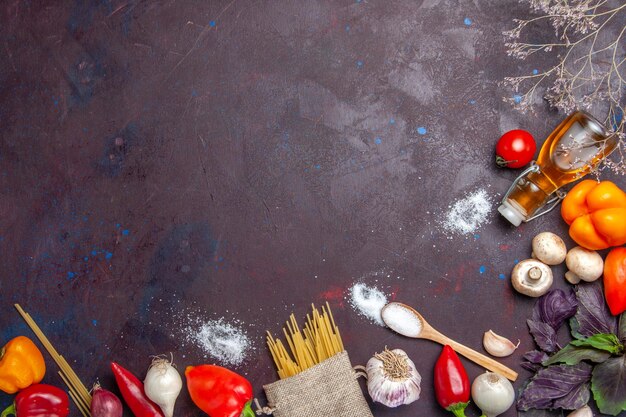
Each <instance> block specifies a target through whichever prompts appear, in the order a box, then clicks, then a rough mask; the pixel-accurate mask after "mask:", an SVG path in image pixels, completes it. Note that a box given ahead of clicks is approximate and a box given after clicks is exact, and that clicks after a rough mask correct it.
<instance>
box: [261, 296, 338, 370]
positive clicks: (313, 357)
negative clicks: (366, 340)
mask: <svg viewBox="0 0 626 417" xmlns="http://www.w3.org/2000/svg"><path fill="white" fill-rule="evenodd" d="M311 307H312V309H313V312H312V317H311V315H309V314H307V316H306V323H305V324H304V329H303V330H302V332H301V331H300V328H299V327H298V323H297V322H296V318H295V316H294V315H293V314H291V316H290V317H289V321H288V322H287V324H286V327H283V333H284V334H285V340H286V341H287V344H288V345H289V350H290V351H291V355H290V354H289V352H287V348H286V347H285V345H284V344H283V343H282V342H281V341H280V339H274V337H273V336H272V335H271V334H270V332H267V345H268V346H269V349H270V353H271V354H272V358H273V359H274V363H275V364H276V368H277V370H278V376H279V377H280V379H285V378H288V377H290V376H293V375H296V374H298V373H300V372H302V371H304V370H305V369H308V368H310V367H312V366H313V365H315V364H318V363H320V362H322V361H324V360H326V359H328V358H330V357H332V356H334V355H336V354H337V353H339V352H342V351H343V350H344V348H343V342H342V341H341V335H340V334H339V329H338V328H337V326H336V325H335V320H334V319H333V314H332V312H331V311H330V306H329V305H328V303H326V307H325V308H324V307H322V312H321V313H320V312H319V310H317V309H316V308H315V306H314V305H311ZM292 358H293V359H292Z"/></svg>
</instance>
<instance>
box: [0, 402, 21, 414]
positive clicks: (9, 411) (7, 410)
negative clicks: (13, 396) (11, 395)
mask: <svg viewBox="0 0 626 417" xmlns="http://www.w3.org/2000/svg"><path fill="white" fill-rule="evenodd" d="M10 415H13V416H17V414H16V410H15V403H13V404H11V405H10V406H8V407H7V408H5V409H4V411H3V412H2V414H0V417H6V416H10Z"/></svg>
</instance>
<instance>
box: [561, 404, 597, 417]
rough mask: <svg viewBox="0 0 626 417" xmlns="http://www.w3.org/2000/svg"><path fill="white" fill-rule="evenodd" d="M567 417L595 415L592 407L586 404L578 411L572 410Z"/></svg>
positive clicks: (589, 416) (590, 416)
mask: <svg viewBox="0 0 626 417" xmlns="http://www.w3.org/2000/svg"><path fill="white" fill-rule="evenodd" d="M567 417H593V411H591V408H589V406H588V405H586V406H584V407H582V408H579V409H578V410H576V411H572V412H571V413H569V414H568V415H567Z"/></svg>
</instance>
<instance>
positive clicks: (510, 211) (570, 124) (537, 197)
mask: <svg viewBox="0 0 626 417" xmlns="http://www.w3.org/2000/svg"><path fill="white" fill-rule="evenodd" d="M617 144H618V137H617V135H615V134H611V133H610V132H608V131H607V130H606V129H605V127H604V126H603V125H602V123H601V122H600V121H598V120H597V119H595V118H594V117H593V116H591V115H589V114H588V113H585V112H582V111H577V112H574V113H572V114H571V115H569V116H568V117H567V118H566V119H565V120H563V121H562V122H561V124H559V126H557V128H556V129H555V130H554V131H553V132H552V133H551V134H550V136H548V138H547V139H546V141H545V142H544V144H543V146H542V147H541V150H540V151H539V157H538V158H537V162H536V163H534V164H533V165H531V167H530V168H528V169H527V170H525V171H524V172H523V173H522V174H521V175H520V176H519V177H518V178H517V179H516V180H515V182H514V183H513V185H512V186H511V188H509V191H508V192H507V194H506V195H505V197H504V199H503V200H502V204H501V205H500V207H498V211H499V212H500V214H502V215H503V216H504V217H505V218H506V219H507V220H508V221H510V222H511V223H512V224H514V225H515V226H519V225H520V224H521V222H522V221H528V220H531V219H532V218H534V217H536V213H537V212H538V210H539V209H540V208H542V207H544V206H545V205H546V204H547V203H548V201H549V200H551V199H552V198H553V194H554V193H555V192H557V190H559V189H560V188H561V187H563V186H564V185H567V184H569V183H571V182H574V181H576V180H578V179H580V178H582V177H583V176H585V175H587V174H588V173H589V172H591V171H592V170H593V169H594V168H595V167H596V166H597V165H598V164H599V163H600V162H601V161H602V160H603V159H604V158H606V157H607V156H608V155H609V154H610V153H611V152H612V151H613V150H614V149H615V148H616V146H617Z"/></svg>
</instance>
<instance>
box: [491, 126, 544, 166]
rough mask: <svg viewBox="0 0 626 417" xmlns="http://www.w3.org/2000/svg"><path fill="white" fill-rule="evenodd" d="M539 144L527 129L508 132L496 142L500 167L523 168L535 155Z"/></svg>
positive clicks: (497, 162) (497, 160)
mask: <svg viewBox="0 0 626 417" xmlns="http://www.w3.org/2000/svg"><path fill="white" fill-rule="evenodd" d="M536 150H537V145H536V144H535V139H534V138H533V136H532V135H531V134H530V133H528V132H527V131H525V130H520V129H515V130H509V131H508V132H506V133H505V134H504V135H502V137H501V138H500V139H499V140H498V143H496V164H498V166H499V167H508V168H521V167H523V166H524V165H527V164H529V163H530V161H532V160H533V157H534V156H535V151H536Z"/></svg>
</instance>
